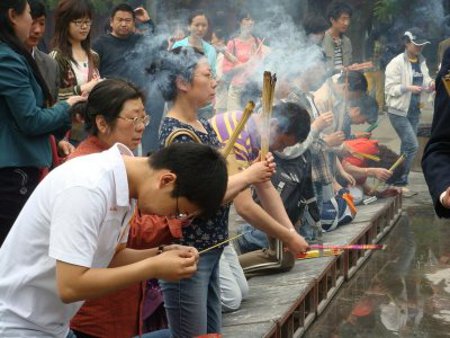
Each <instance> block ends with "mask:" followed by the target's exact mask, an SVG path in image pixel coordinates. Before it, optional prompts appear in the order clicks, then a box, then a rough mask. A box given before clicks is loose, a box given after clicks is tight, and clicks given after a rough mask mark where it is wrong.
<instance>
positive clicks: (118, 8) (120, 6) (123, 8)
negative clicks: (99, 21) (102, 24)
mask: <svg viewBox="0 0 450 338" xmlns="http://www.w3.org/2000/svg"><path fill="white" fill-rule="evenodd" d="M119 11H120V12H128V13H131V15H132V16H133V19H136V13H134V11H133V7H131V6H130V5H129V4H126V3H122V4H118V5H117V6H116V7H114V8H113V10H112V12H111V18H114V16H115V15H116V13H117V12H119Z"/></svg>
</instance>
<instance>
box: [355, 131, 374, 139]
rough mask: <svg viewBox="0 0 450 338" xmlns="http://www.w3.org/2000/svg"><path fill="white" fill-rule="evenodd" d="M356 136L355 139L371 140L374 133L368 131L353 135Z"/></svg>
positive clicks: (357, 132) (356, 132)
mask: <svg viewBox="0 0 450 338" xmlns="http://www.w3.org/2000/svg"><path fill="white" fill-rule="evenodd" d="M353 135H355V138H366V139H369V138H371V137H372V133H370V132H366V131H355V132H354V133H353Z"/></svg>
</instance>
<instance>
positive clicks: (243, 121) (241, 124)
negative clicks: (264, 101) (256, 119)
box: [222, 101, 255, 158]
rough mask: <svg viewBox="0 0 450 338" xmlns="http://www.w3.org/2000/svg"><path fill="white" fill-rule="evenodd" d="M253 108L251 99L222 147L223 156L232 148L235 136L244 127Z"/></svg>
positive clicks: (253, 104) (226, 155)
mask: <svg viewBox="0 0 450 338" xmlns="http://www.w3.org/2000/svg"><path fill="white" fill-rule="evenodd" d="M254 109H255V103H254V102H253V101H249V102H248V103H247V105H246V106H245V110H244V113H243V114H242V118H241V120H240V121H239V123H238V125H237V126H236V129H234V131H233V134H232V135H231V137H230V138H229V139H228V142H227V144H226V145H225V148H223V151H222V155H223V156H224V157H225V158H226V157H228V155H229V154H230V152H231V149H233V147H234V144H235V143H236V140H237V138H238V137H239V135H240V134H241V131H242V129H244V127H245V124H246V123H247V121H248V119H249V118H250V115H251V114H252V113H253V110H254Z"/></svg>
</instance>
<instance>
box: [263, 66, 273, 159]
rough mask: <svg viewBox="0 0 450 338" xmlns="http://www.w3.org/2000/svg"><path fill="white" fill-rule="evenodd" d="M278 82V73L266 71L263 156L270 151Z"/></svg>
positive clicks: (264, 81) (264, 83)
mask: <svg viewBox="0 0 450 338" xmlns="http://www.w3.org/2000/svg"><path fill="white" fill-rule="evenodd" d="M276 83H277V76H276V74H274V75H272V73H271V72H264V80H263V92H262V108H263V111H262V118H263V131H262V132H261V158H265V157H266V155H267V153H268V152H269V145H270V120H271V119H272V109H273V99H274V94H275V85H276Z"/></svg>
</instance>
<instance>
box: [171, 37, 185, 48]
mask: <svg viewBox="0 0 450 338" xmlns="http://www.w3.org/2000/svg"><path fill="white" fill-rule="evenodd" d="M188 43H189V40H188V38H184V39H182V40H179V41H177V42H175V43H174V44H173V46H172V49H175V48H178V47H186V46H187V45H188Z"/></svg>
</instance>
